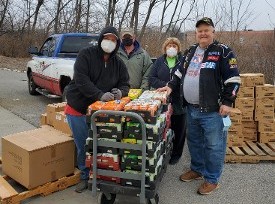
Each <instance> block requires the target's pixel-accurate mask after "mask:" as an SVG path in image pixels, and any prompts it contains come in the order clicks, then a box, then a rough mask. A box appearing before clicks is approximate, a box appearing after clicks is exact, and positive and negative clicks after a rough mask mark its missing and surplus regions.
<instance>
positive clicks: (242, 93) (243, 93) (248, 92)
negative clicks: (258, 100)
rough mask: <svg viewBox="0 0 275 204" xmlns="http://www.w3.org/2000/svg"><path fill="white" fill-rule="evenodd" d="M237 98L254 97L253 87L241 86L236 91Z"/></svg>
mask: <svg viewBox="0 0 275 204" xmlns="http://www.w3.org/2000/svg"><path fill="white" fill-rule="evenodd" d="M238 98H254V87H243V86H241V87H240V89H239V91H238Z"/></svg>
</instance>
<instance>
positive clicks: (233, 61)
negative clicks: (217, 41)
mask: <svg viewBox="0 0 275 204" xmlns="http://www.w3.org/2000/svg"><path fill="white" fill-rule="evenodd" d="M229 64H230V65H236V64H237V59H236V58H231V59H229Z"/></svg>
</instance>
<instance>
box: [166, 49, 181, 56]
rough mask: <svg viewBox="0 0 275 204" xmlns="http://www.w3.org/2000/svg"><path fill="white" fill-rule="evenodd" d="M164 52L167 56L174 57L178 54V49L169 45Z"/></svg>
mask: <svg viewBox="0 0 275 204" xmlns="http://www.w3.org/2000/svg"><path fill="white" fill-rule="evenodd" d="M166 54H167V56H168V57H175V56H176V55H177V54H178V51H177V49H176V48H174V47H170V48H168V49H167V50H166Z"/></svg>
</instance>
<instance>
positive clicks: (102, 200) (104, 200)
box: [98, 192, 116, 204]
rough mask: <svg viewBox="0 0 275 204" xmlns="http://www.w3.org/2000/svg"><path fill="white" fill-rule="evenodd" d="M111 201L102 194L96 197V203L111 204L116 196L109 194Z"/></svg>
mask: <svg viewBox="0 0 275 204" xmlns="http://www.w3.org/2000/svg"><path fill="white" fill-rule="evenodd" d="M110 195H111V200H108V198H107V197H106V195H105V194H104V193H102V192H101V193H100V194H99V197H98V203H99V204H113V203H114V202H115V200H116V194H113V193H111V194H110Z"/></svg>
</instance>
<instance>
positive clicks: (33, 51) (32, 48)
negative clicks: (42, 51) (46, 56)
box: [28, 47, 39, 55]
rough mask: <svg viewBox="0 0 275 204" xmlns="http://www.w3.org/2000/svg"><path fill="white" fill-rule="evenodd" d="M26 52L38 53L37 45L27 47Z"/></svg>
mask: <svg viewBox="0 0 275 204" xmlns="http://www.w3.org/2000/svg"><path fill="white" fill-rule="evenodd" d="M28 53H30V54H34V55H38V54H39V52H38V48H37V47H29V49H28Z"/></svg>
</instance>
